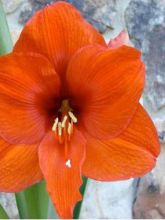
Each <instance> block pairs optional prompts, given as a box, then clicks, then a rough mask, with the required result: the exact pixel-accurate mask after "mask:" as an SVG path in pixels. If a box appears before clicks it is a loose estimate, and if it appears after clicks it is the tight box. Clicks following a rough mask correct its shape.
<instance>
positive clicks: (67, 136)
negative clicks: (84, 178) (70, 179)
mask: <svg viewBox="0 0 165 220" xmlns="http://www.w3.org/2000/svg"><path fill="white" fill-rule="evenodd" d="M75 123H77V118H76V116H75V115H74V113H73V110H72V108H71V107H70V105H69V101H68V100H66V99H65V100H63V101H62V103H61V107H60V109H59V111H58V117H56V118H55V120H54V123H53V126H52V131H53V132H55V137H56V139H57V140H58V142H59V144H64V147H65V160H66V163H65V165H66V166H67V167H69V168H71V160H70V159H68V147H69V142H70V140H71V136H72V134H73V130H74V124H75Z"/></svg>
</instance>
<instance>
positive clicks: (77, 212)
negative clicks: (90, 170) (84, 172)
mask: <svg viewBox="0 0 165 220" xmlns="http://www.w3.org/2000/svg"><path fill="white" fill-rule="evenodd" d="M87 183H88V178H87V177H83V184H82V186H81V188H80V192H81V194H82V196H83V197H84V195H85V191H86V187H87ZM82 203H83V200H82V201H80V202H78V203H77V205H76V206H75V209H74V213H73V219H78V218H79V217H80V212H81V207H82Z"/></svg>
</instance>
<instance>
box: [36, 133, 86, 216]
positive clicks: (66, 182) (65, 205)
mask: <svg viewBox="0 0 165 220" xmlns="http://www.w3.org/2000/svg"><path fill="white" fill-rule="evenodd" d="M84 157H85V139H84V138H83V136H82V135H81V133H80V132H79V131H77V130H75V131H74V134H73V136H72V139H71V142H70V145H69V151H68V160H69V159H70V162H71V167H67V166H66V164H65V163H66V159H65V156H64V146H63V145H60V144H59V143H58V142H57V141H56V138H55V134H54V133H52V132H50V133H49V134H48V135H47V136H46V137H45V138H44V140H43V141H42V142H41V145H40V148H39V161H40V167H41V170H42V172H43V175H44V177H45V179H46V182H47V190H48V192H49V193H50V196H51V198H52V201H53V203H54V206H55V208H56V210H57V213H58V214H59V216H60V217H61V218H72V214H73V208H74V205H75V204H76V202H77V201H79V200H81V194H80V192H79V188H80V186H81V184H82V179H81V166H82V163H83V161H84Z"/></svg>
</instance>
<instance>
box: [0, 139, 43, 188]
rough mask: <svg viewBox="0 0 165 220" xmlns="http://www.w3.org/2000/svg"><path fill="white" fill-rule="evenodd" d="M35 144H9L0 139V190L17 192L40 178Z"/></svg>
mask: <svg viewBox="0 0 165 220" xmlns="http://www.w3.org/2000/svg"><path fill="white" fill-rule="evenodd" d="M37 152H38V151H37V146H36V145H11V144H9V143H7V142H5V141H4V140H3V139H0V191H1V192H19V191H21V190H23V189H25V188H27V187H28V186H30V185H32V184H35V183H37V182H39V181H40V180H42V178H43V176H42V173H41V171H40V168H39V163H38V154H37Z"/></svg>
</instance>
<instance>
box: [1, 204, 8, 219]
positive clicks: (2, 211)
mask: <svg viewBox="0 0 165 220" xmlns="http://www.w3.org/2000/svg"><path fill="white" fill-rule="evenodd" d="M0 219H9V216H8V215H7V213H6V211H5V210H4V208H3V207H2V206H1V205H0Z"/></svg>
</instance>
